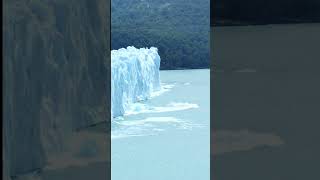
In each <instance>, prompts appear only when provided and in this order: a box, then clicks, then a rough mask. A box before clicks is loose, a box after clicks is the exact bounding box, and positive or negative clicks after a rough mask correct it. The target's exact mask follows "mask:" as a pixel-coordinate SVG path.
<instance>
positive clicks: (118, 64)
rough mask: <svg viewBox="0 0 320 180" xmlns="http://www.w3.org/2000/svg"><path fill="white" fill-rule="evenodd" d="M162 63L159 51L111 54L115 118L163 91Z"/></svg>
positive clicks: (130, 49)
mask: <svg viewBox="0 0 320 180" xmlns="http://www.w3.org/2000/svg"><path fill="white" fill-rule="evenodd" d="M160 61H161V59H160V56H159V54H158V49H157V48H156V47H150V48H140V49H138V48H135V47H134V46H128V47H127V48H121V49H118V50H112V51H111V115H112V117H118V116H122V115H124V114H125V112H126V111H127V110H128V109H129V107H130V105H132V104H133V103H135V102H139V101H143V100H146V99H148V98H150V97H151V96H152V93H154V92H156V91H159V90H161V84H160Z"/></svg>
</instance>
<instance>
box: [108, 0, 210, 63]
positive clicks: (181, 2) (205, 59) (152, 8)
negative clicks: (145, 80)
mask: <svg viewBox="0 0 320 180" xmlns="http://www.w3.org/2000/svg"><path fill="white" fill-rule="evenodd" d="M111 11H112V13H111V22H112V25H111V32H112V34H111V40H112V41H111V42H112V43H111V46H112V49H119V48H122V47H127V46H129V45H133V46H135V47H150V46H155V47H157V48H158V49H159V54H160V56H161V68H162V69H180V68H208V67H209V23H210V0H197V1H193V0H157V1H155V0H130V1H129V0H125V1H123V0H113V1H112V4H111Z"/></svg>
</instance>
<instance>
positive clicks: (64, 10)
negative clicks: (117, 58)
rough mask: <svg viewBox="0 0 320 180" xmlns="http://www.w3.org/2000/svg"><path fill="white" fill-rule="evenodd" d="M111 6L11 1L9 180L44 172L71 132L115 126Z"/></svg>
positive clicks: (6, 33) (95, 1)
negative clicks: (111, 120)
mask: <svg viewBox="0 0 320 180" xmlns="http://www.w3.org/2000/svg"><path fill="white" fill-rule="evenodd" d="M109 3H110V2H109V1H108V0H69V1H62V0H55V1H49V0H42V1H41V0H28V1H19V0H10V1H9V0H5V1H4V8H3V10H4V18H3V20H4V24H3V37H4V39H3V45H4V46H3V52H4V55H3V57H4V60H3V65H4V67H3V70H4V74H3V75H4V79H3V80H4V95H3V97H4V120H3V125H4V137H3V140H4V153H5V161H4V165H5V167H4V168H5V175H4V176H5V178H8V177H9V176H11V177H14V176H16V175H19V174H23V173H26V172H29V171H33V170H36V169H41V168H43V167H44V166H45V165H46V163H47V159H48V156H49V155H50V154H51V153H57V152H62V151H64V147H65V145H64V139H65V138H66V137H68V135H69V134H70V133H72V132H75V131H77V130H79V129H81V128H85V127H88V126H90V125H93V124H96V123H99V122H104V121H108V120H109V119H108V117H109V114H110V107H109V102H110V87H109V84H108V82H109V79H110V68H109V64H110V54H109V53H110V51H109V50H110V45H109V44H110V43H109V41H110V40H109V37H110V36H109V33H110V30H109ZM106 128H107V127H106Z"/></svg>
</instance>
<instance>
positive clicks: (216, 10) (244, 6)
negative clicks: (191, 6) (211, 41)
mask: <svg viewBox="0 0 320 180" xmlns="http://www.w3.org/2000/svg"><path fill="white" fill-rule="evenodd" d="M210 5H211V25H243V24H278V23H302V22H303V23H311V22H320V1H319V0H211V4H210Z"/></svg>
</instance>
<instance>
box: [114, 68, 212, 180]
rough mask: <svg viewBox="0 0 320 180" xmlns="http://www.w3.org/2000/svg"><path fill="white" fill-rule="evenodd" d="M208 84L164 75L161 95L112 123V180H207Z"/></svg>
mask: <svg viewBox="0 0 320 180" xmlns="http://www.w3.org/2000/svg"><path fill="white" fill-rule="evenodd" d="M209 81H210V76H209V70H174V71H173V70H171V71H161V83H162V87H163V90H162V91H161V92H158V93H155V94H154V95H153V96H154V97H153V98H151V99H149V100H147V101H144V102H140V103H137V104H135V105H133V108H132V110H131V111H130V112H128V113H127V115H126V116H124V117H122V118H117V119H114V120H113V122H112V144H111V145H112V146H111V147H112V153H111V157H112V159H111V162H112V165H111V173H112V180H209V178H210V175H209V171H210V166H209V164H210V122H209V119H210V109H209V108H210V104H209V103H210V93H209V90H210V88H209V87H210V83H209Z"/></svg>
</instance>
